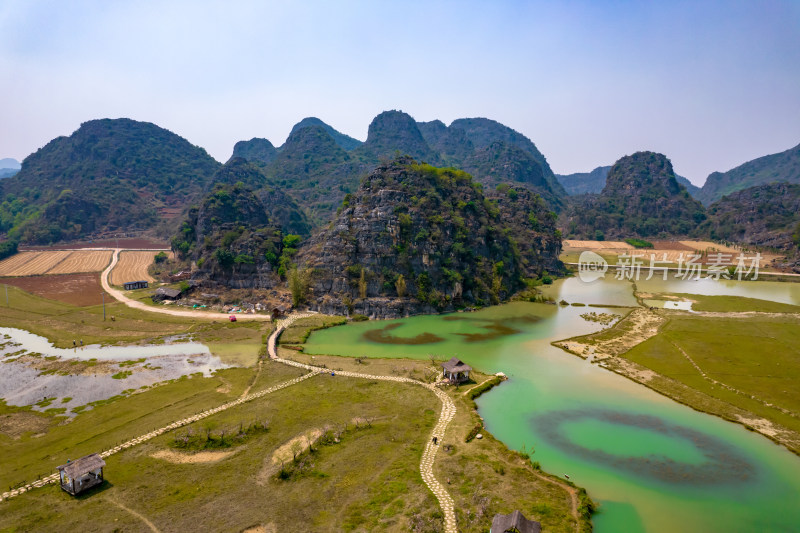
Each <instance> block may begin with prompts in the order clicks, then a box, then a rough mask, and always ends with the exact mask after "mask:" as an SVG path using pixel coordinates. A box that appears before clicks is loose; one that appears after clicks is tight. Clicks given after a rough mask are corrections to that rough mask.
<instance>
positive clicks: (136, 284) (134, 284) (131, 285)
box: [122, 280, 150, 291]
mask: <svg viewBox="0 0 800 533" xmlns="http://www.w3.org/2000/svg"><path fill="white" fill-rule="evenodd" d="M149 285H150V284H149V283H148V282H147V281H144V280H142V281H128V282H126V283H123V284H122V286H123V287H125V290H126V291H132V290H135V289H146V288H147V287H148V286H149Z"/></svg>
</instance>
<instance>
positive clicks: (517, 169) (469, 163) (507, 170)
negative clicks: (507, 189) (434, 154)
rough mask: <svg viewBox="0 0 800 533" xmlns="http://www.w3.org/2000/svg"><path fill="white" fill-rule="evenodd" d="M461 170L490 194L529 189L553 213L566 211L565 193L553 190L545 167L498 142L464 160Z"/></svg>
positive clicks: (514, 148) (521, 151)
mask: <svg viewBox="0 0 800 533" xmlns="http://www.w3.org/2000/svg"><path fill="white" fill-rule="evenodd" d="M462 168H463V169H464V170H466V171H467V172H469V173H470V174H472V175H473V176H480V177H481V179H480V182H481V183H482V184H483V185H485V186H486V188H487V190H491V189H494V188H496V187H497V186H498V185H501V184H506V185H515V186H517V187H519V186H522V187H527V188H528V189H529V190H532V191H536V193H537V194H539V195H540V196H541V197H542V198H544V200H545V201H546V202H547V203H548V204H549V205H550V207H551V209H553V210H556V211H561V209H563V207H564V199H563V197H562V194H563V193H562V189H561V188H560V187H559V188H558V189H557V190H554V189H553V188H552V186H551V180H548V179H547V178H546V177H545V173H544V169H543V168H542V165H541V164H540V163H539V162H538V161H536V159H535V158H534V157H533V156H532V155H531V154H529V153H528V152H526V151H525V150H523V149H521V148H519V147H517V146H515V145H513V144H509V143H508V142H505V141H495V142H493V143H491V144H489V145H487V146H485V147H483V148H480V149H478V150H476V151H475V152H473V153H472V155H470V156H469V157H467V158H466V159H465V160H464V163H463V164H462Z"/></svg>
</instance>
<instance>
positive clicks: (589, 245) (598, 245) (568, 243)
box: [564, 239, 633, 251]
mask: <svg viewBox="0 0 800 533" xmlns="http://www.w3.org/2000/svg"><path fill="white" fill-rule="evenodd" d="M564 247H565V248H586V249H587V250H594V251H598V250H633V246H631V245H630V244H628V243H627V242H622V241H577V240H570V239H565V240H564Z"/></svg>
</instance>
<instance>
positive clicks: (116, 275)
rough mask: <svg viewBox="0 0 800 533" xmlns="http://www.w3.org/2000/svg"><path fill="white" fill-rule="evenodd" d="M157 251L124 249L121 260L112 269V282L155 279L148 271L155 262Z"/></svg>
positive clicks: (120, 283) (119, 283)
mask: <svg viewBox="0 0 800 533" xmlns="http://www.w3.org/2000/svg"><path fill="white" fill-rule="evenodd" d="M157 253H158V252H157V251H136V252H132V251H130V252H129V251H123V252H120V254H119V261H118V262H117V265H116V266H115V267H114V270H112V271H111V284H112V285H122V284H123V283H125V282H128V281H139V280H147V281H155V280H154V279H153V278H152V277H151V276H150V275H149V274H148V273H147V267H149V266H150V265H151V264H153V258H154V257H155V256H156V254H157Z"/></svg>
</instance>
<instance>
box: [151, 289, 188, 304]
mask: <svg viewBox="0 0 800 533" xmlns="http://www.w3.org/2000/svg"><path fill="white" fill-rule="evenodd" d="M181 294H183V293H182V292H181V291H180V290H178V289H168V288H166V287H159V288H158V289H156V293H155V294H154V295H153V296H152V297H151V298H152V300H153V301H154V302H161V301H164V300H177V299H179V298H180V297H181Z"/></svg>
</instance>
